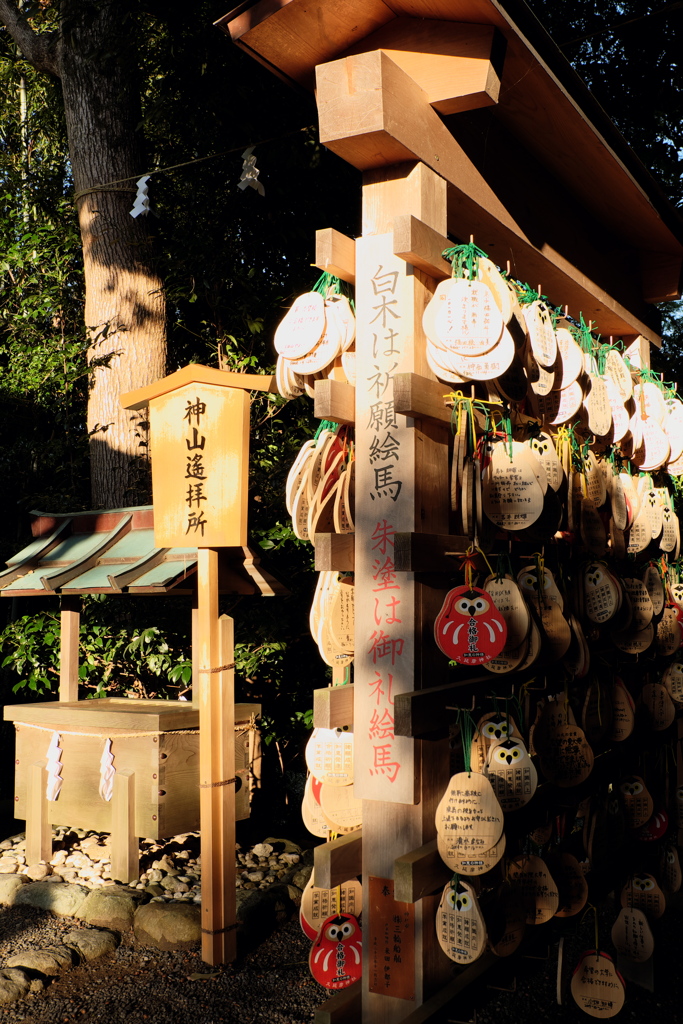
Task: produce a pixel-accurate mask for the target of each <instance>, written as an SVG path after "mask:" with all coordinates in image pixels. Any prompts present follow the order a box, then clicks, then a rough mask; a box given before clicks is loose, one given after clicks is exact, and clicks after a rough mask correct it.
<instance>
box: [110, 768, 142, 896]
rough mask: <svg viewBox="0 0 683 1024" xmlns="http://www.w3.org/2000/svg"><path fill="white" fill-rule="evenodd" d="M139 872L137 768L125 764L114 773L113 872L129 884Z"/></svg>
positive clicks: (117, 879) (112, 799)
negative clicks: (133, 769)
mask: <svg viewBox="0 0 683 1024" xmlns="http://www.w3.org/2000/svg"><path fill="white" fill-rule="evenodd" d="M139 874H140V848H139V845H138V837H137V836H136V835H135V772H134V771H132V769H130V768H122V769H121V770H120V771H117V772H116V774H115V776H114V792H113V795H112V798H111V875H112V878H114V879H115V880H116V881H117V882H123V883H124V885H128V883H129V882H132V881H133V880H134V879H136V878H137V877H138V875H139Z"/></svg>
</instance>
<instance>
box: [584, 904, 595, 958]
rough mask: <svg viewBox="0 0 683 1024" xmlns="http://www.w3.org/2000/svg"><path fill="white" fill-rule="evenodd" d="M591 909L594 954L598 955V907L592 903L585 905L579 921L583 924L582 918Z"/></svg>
mask: <svg viewBox="0 0 683 1024" xmlns="http://www.w3.org/2000/svg"><path fill="white" fill-rule="evenodd" d="M591 910H592V911H593V915H594V928H595V931H594V935H595V955H596V956H599V954H600V943H599V939H600V934H599V932H598V908H597V907H595V906H594V905H593V904H592V903H589V904H588V906H587V907H586V909H585V910H584V912H583V914H582V915H581V921H580V922H579V923H580V924H583V921H584V918H585V916H586V914H590V912H591Z"/></svg>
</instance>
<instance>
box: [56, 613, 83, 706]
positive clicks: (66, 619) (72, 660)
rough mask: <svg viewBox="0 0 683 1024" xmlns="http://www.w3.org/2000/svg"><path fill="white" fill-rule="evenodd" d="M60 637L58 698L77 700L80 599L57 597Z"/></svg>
mask: <svg viewBox="0 0 683 1024" xmlns="http://www.w3.org/2000/svg"><path fill="white" fill-rule="evenodd" d="M59 608H60V615H59V618H60V623H61V638H60V642H59V699H60V700H61V701H74V700H78V637H79V631H80V626H81V599H80V597H76V596H73V595H64V596H63V597H60V599H59Z"/></svg>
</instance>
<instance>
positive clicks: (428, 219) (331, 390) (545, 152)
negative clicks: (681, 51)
mask: <svg viewBox="0 0 683 1024" xmlns="http://www.w3.org/2000/svg"><path fill="white" fill-rule="evenodd" d="M218 24H219V25H220V27H221V28H223V29H224V30H225V31H226V32H227V33H229V34H230V36H231V37H232V39H233V41H234V42H235V43H236V44H237V45H238V46H240V47H241V48H243V49H244V50H245V51H246V52H248V53H249V54H251V55H252V56H253V57H255V59H257V60H258V61H260V62H261V63H262V64H264V65H265V66H266V67H267V68H269V69H270V70H271V71H273V72H274V73H275V74H276V75H278V76H279V77H280V78H282V79H283V80H284V81H286V82H288V83H289V84H290V85H294V86H296V87H298V88H304V89H309V90H312V89H314V88H315V90H316V99H317V104H318V111H319V117H320V139H321V141H322V142H323V143H324V144H325V145H326V146H327V147H328V148H329V149H331V150H332V151H333V152H335V153H337V154H338V155H339V156H341V157H342V158H343V159H344V160H346V161H347V162H349V163H350V164H352V165H353V166H354V167H356V168H358V169H359V170H360V171H361V172H362V173H363V184H362V192H363V213H362V232H361V237H360V238H358V239H357V240H356V241H355V244H354V241H353V240H352V239H349V238H346V237H344V236H342V235H340V234H339V233H338V232H336V231H334V230H333V229H325V230H323V231H321V232H319V233H318V240H317V241H318V246H317V255H316V264H317V265H318V266H320V267H321V268H322V269H324V270H328V271H330V272H332V273H334V274H336V275H338V276H339V277H341V278H342V279H344V280H346V281H348V282H351V283H355V286H356V314H357V338H356V352H357V367H358V373H357V379H358V384H357V387H356V389H355V393H354V389H353V388H351V387H350V386H348V385H343V384H340V383H339V382H334V381H327V382H322V383H318V384H317V385H316V401H315V414H316V416H320V417H325V418H329V419H333V420H336V421H337V422H342V423H353V422H355V424H356V452H357V461H356V473H357V478H356V479H357V483H356V495H357V497H356V510H355V521H356V533H355V537H353V538H349V537H348V536H329V537H322V538H321V537H318V538H316V567H317V568H318V569H339V570H349V569H353V570H354V571H355V584H356V622H357V627H356V652H357V656H356V661H355V684H354V708H353V727H354V731H355V736H356V746H355V750H356V783H355V792H356V795H359V796H361V797H362V798H363V799H364V801H365V803H364V813H363V820H364V828H363V835H362V838H361V837H360V836H359V835H357V834H355V835H351V836H348V837H344V838H343V839H340V840H336V841H335V842H331V843H327V844H325V845H324V846H322V847H319V848H318V850H317V856H316V868H315V878H316V884H317V885H320V886H332V885H335V884H337V883H339V882H341V881H343V880H344V879H346V878H348V877H350V876H352V875H355V874H362V876H363V883H364V884H363V888H364V908H363V921H364V925H363V931H364V976H363V980H362V983H359V985H358V986H354V987H353V988H351V989H348V990H344V991H343V992H341V993H339V994H338V995H336V996H334V997H332V998H331V999H330V1000H328V1002H327V1003H326V1004H324V1006H323V1007H321V1008H320V1010H319V1011H318V1014H317V1018H316V1019H317V1020H318V1022H319V1024H322V1022H323V1021H324V1022H331V1021H334V1022H335V1024H339V1022H342V1021H347V1020H348V1021H358V1020H361V1019H362V1021H364V1022H366V1024H370V1022H372V1024H398V1022H399V1021H400V1022H404V1024H418V1022H424V1021H427V1020H438V1019H440V1018H439V1013H440V1011H441V1008H442V1007H443V1006H444V1005H445V1003H446V1002H448V1000H449V999H450V998H452V996H453V995H455V993H456V991H457V990H458V987H459V986H461V985H462V978H460V979H458V981H456V982H451V983H450V984H446V983H447V979H448V976H449V967H450V965H449V963H448V962H447V961H446V958H445V957H444V956H443V955H442V954H441V953H440V951H439V949H438V947H437V941H436V936H435V934H434V927H433V919H434V910H435V897H434V895H433V894H434V892H435V891H436V890H437V888H438V886H439V884H441V885H443V878H442V872H440V871H439V870H438V858H436V856H435V851H434V844H433V839H434V804H435V801H436V799H437V798H438V796H439V795H440V794H441V793H442V792H443V791H444V788H445V786H446V783H447V773H448V757H447V756H446V752H445V750H443V748H442V745H443V744H444V742H445V741H444V740H443V739H441V740H439V739H419V738H416V737H417V736H419V735H421V734H424V733H425V732H427V731H428V730H427V728H426V726H427V725H428V724H429V720H430V717H432V715H433V712H432V715H430V710H431V709H433V706H434V702H433V701H430V700H429V699H428V700H427V701H421V700H420V698H421V697H422V696H423V695H424V696H425V697H427V698H429V697H430V696H431V694H432V690H433V692H434V694H437V695H438V696H439V697H440V696H441V694H440V691H439V689H438V687H439V684H442V683H443V682H444V673H445V663H444V661H443V659H438V658H435V653H436V652H435V648H434V644H433V643H432V642H431V641H430V640H429V639H428V637H429V633H430V631H431V622H432V620H433V617H434V613H435V611H436V610H437V609H438V607H439V604H440V601H441V600H442V598H443V594H444V589H445V578H446V577H445V574H444V567H443V559H444V553H445V552H447V551H457V550H458V543H459V542H460V539H459V538H450V537H449V536H448V507H447V494H448V490H447V487H446V486H445V484H446V481H447V473H448V469H447V451H448V420H449V419H450V416H449V414H448V413H447V412H446V410H445V408H444V403H443V396H442V392H443V385H440V384H437V383H436V382H435V379H434V377H433V375H432V374H431V373H430V371H429V369H428V367H427V366H426V364H425V361H424V354H423V350H424V344H423V335H422V330H421V316H422V312H423V310H424V308H425V305H426V303H427V301H428V300H429V298H430V296H431V293H432V292H433V290H434V287H435V284H436V283H437V282H438V281H439V280H441V279H443V278H444V277H447V276H449V274H450V268H449V266H448V264H446V263H445V261H444V260H443V259H442V257H441V253H442V251H443V249H445V248H446V247H447V246H448V244H452V240H458V241H466V240H468V239H469V238H471V237H472V236H473V237H474V240H475V242H476V243H477V244H478V245H480V246H481V247H482V248H483V249H485V250H486V251H487V252H488V254H489V255H490V256H491V258H492V259H493V260H494V261H495V262H497V263H498V264H499V265H501V266H503V267H505V266H506V264H510V265H511V266H510V269H511V271H512V274H513V276H514V277H517V278H521V279H522V280H528V281H530V282H531V283H532V284H533V286H534V287H535V286H536V284H537V282H538V283H539V290H541V289H542V290H543V292H545V293H546V294H548V295H549V296H550V298H551V300H554V301H555V302H562V303H567V304H568V311H569V313H570V314H572V315H574V316H575V317H577V318H578V316H579V314H580V313H582V314H583V316H584V317H585V319H586V320H591V321H592V323H593V326H594V328H595V329H596V330H597V331H599V332H600V333H601V334H603V335H606V336H610V335H612V336H617V337H620V338H622V339H624V341H625V342H626V344H627V345H628V346H630V347H629V354H630V355H631V357H632V360H633V361H634V362H635V363H636V365H648V358H649V355H648V352H649V345H650V344H651V343H652V344H655V345H659V343H660V339H659V336H658V333H657V315H656V311H654V310H653V308H652V306H651V305H650V304H651V303H653V302H659V301H664V300H667V299H673V298H677V297H678V296H679V295H680V283H681V266H682V261H683V222H682V221H681V219H680V217H679V216H678V214H677V213H676V212H675V211H674V210H673V208H672V207H671V206H669V205H668V204H667V202H666V201H665V200H664V199H663V197H662V196H661V195H660V193H659V191H658V188H657V186H656V185H655V183H654V182H653V181H652V179H650V178H649V176H648V174H647V172H646V171H645V170H644V168H643V167H642V166H641V165H640V164H639V163H638V161H637V160H636V158H635V157H634V155H633V153H632V152H631V151H630V150H629V149H628V147H627V146H626V144H625V143H624V141H623V139H622V138H621V137H620V136H619V135H618V133H617V132H616V130H615V129H614V127H613V126H612V125H611V123H610V122H609V121H608V119H607V118H606V116H605V115H604V113H603V112H602V111H601V109H600V108H599V107H598V106H597V105H596V104H595V102H594V101H593V99H592V97H591V96H590V94H589V93H588V92H587V90H586V89H585V87H584V86H583V84H582V83H581V82H580V80H579V79H578V78H577V76H576V75H575V74H574V73H573V72H572V70H571V68H570V67H569V65H568V64H567V63H566V62H565V61H564V59H563V58H562V56H561V54H560V53H559V51H558V50H557V49H556V48H555V46H554V44H553V43H552V41H551V40H550V39H549V37H548V36H547V35H545V33H544V32H543V30H542V28H541V26H540V25H539V24H538V22H536V21H535V19H534V18H533V16H532V15H531V14H530V12H529V11H528V8H526V7H525V6H524V5H523V4H520V3H517V2H516V0H259V2H256V3H252V2H250V0H247V2H245V3H243V4H242V5H241V6H240V7H239V8H237V9H236V10H235V11H233V12H231V13H229V14H227V15H226V16H225V17H224V18H223V19H221V21H220V22H219V23H218ZM449 239H450V240H451V242H450V243H449ZM439 392H441V397H439ZM387 425H390V426H391V433H392V438H393V439H394V442H395V443H396V444H398V446H399V448H400V459H399V461H398V463H397V467H396V469H395V471H394V472H393V475H391V474H386V473H384V474H382V475H380V476H378V475H377V473H376V467H375V466H374V465H372V463H371V462H370V459H369V445H370V443H371V440H372V432H373V430H375V429H377V430H380V431H381V429H382V428H383V427H385V426H387ZM378 557H380V558H381V559H390V560H391V562H392V568H393V570H394V571H395V578H396V583H397V585H396V589H395V590H394V591H393V592H392V594H391V595H388V594H387V593H382V592H379V591H378V589H377V579H376V574H375V573H374V572H373V566H375V564H376V563H375V560H376V558H378ZM439 559H441V563H440V564H441V571H439ZM433 688H434V689H433ZM423 705H424V706H423ZM348 715H349V709H348V693H346V694H341V693H340V694H337V693H331V694H330V695H329V697H327V698H324V697H322V696H317V698H316V724H317V725H325V726H328V727H330V726H334V725H348V724H349V722H348ZM375 715H377V717H374V716H375ZM392 719H395V722H394V725H395V728H394V730H393V731H392V730H391V729H390V728H387V729H386V730H385V732H384V733H383V734H382V732H381V723H382V722H384V723H385V724H388V723H389V722H390V721H391V720H392ZM378 722H379V731H378ZM416 723H417V724H416ZM391 920H396V921H398V920H400V921H401V922H402V924H401V929H402V930H401V929H399V930H400V931H401V934H400V935H399V940H398V941H397V943H396V944H397V946H398V947H400V949H401V953H402V955H401V956H400V957H399V959H400V960H401V961H402V962H400V963H396V962H391V963H390V964H389V965H388V966H387V968H386V970H384V967H383V964H381V963H380V962H379V957H378V950H379V953H380V954H384V952H385V949H384V945H383V941H384V940H383V938H382V936H383V934H384V931H383V929H384V928H385V925H386V923H387V922H388V921H391ZM382 959H385V958H384V957H383V956H382ZM388 959H389V960H391V957H389V958H388ZM485 966H486V963H485V962H484V961H479V962H478V963H477V965H476V971H478V970H480V969H482V968H483V967H485Z"/></svg>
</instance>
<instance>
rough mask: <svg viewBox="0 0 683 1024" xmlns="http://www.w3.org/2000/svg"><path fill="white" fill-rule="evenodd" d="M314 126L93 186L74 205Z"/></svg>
mask: <svg viewBox="0 0 683 1024" xmlns="http://www.w3.org/2000/svg"><path fill="white" fill-rule="evenodd" d="M314 130H315V126H314V125H310V124H309V125H306V127H305V128H296V129H295V130H294V131H289V132H282V133H281V134H280V135H273V136H271V137H270V138H269V139H261V140H260V142H249V143H242V145H241V146H233V147H232V149H223V150H221V152H220V153H209V154H208V156H198V157H196V158H195V159H194V160H184V161H183V162H182V163H180V164H169V166H168V167H157V168H156V169H155V170H153V171H142V172H141V173H138V174H131V175H129V176H128V177H127V178H115V179H114V180H113V181H105V182H102V183H101V184H99V185H91V187H90V188H84V189H81V191H80V192H76V193H75V194H74V203H77V202H78V200H79V199H82V198H83V196H86V195H89V194H90V193H91V192H118V191H120V192H136V191H137V189H134V188H132V189H128V188H126V189H114V188H112V187H111V186H113V185H122V184H124V183H125V182H127V181H137V180H138V178H143V177H148V178H151V177H152V175H153V174H164V173H166V172H167V171H177V170H179V169H180V168H181V167H190V166H191V164H201V163H204V162H205V161H206V160H217V159H218V157H219V156H229V155H230V154H231V153H240V152H241V151H242V150H244V149H248V148H249V146H265V145H267V144H268V143H269V142H278V141H279V140H280V139H286V138H288V137H289V136H290V135H298V134H299V132H308V131H314Z"/></svg>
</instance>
